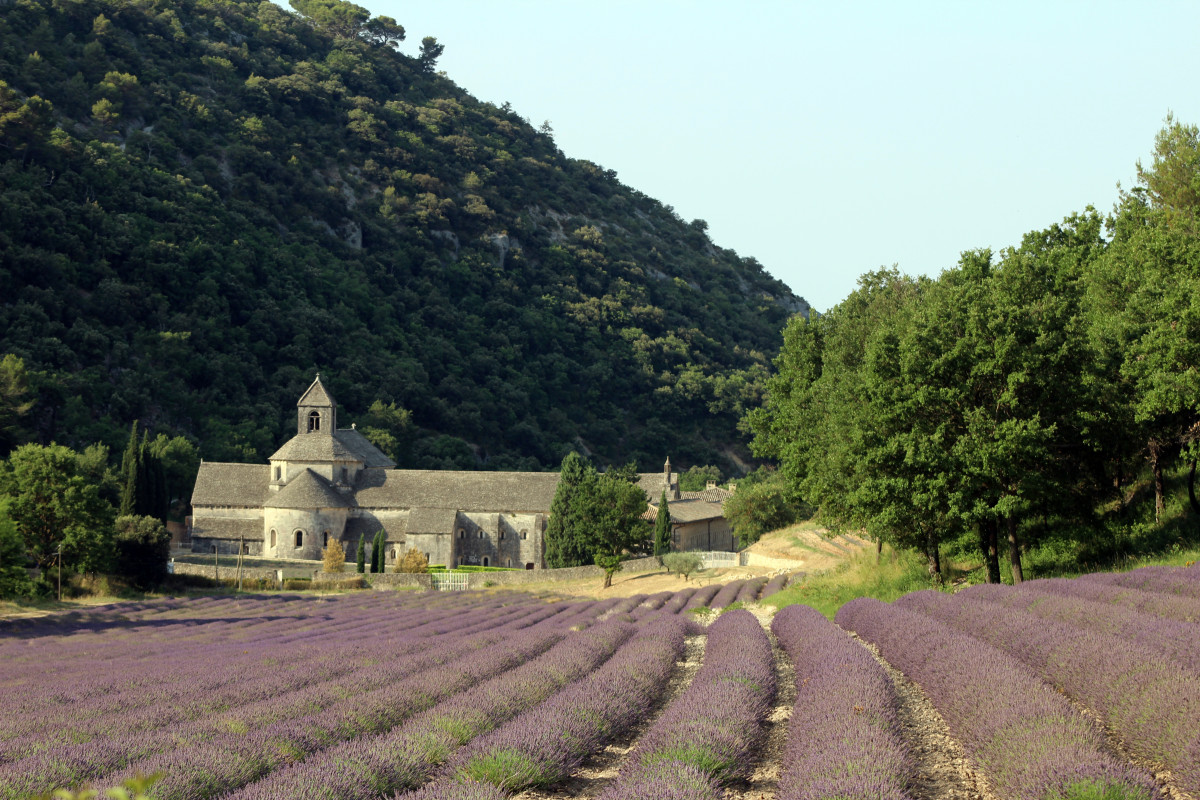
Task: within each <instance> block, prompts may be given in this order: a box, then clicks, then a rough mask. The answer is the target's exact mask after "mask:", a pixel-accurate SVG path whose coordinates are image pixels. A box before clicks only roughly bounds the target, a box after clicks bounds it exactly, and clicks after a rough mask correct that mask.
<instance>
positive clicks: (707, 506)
mask: <svg viewBox="0 0 1200 800" xmlns="http://www.w3.org/2000/svg"><path fill="white" fill-rule="evenodd" d="M667 510H668V511H670V512H671V521H672V522H678V523H688V522H703V521H704V520H706V519H720V518H721V517H724V516H725V511H724V509H722V508H721V504H720V503H709V502H707V501H705V500H673V501H671V502H668V503H667Z"/></svg>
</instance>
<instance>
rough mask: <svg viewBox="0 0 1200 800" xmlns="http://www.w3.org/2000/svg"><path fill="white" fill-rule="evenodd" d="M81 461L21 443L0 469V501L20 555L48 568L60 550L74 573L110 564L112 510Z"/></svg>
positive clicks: (57, 449) (63, 451) (63, 450)
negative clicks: (21, 547)
mask: <svg viewBox="0 0 1200 800" xmlns="http://www.w3.org/2000/svg"><path fill="white" fill-rule="evenodd" d="M100 491H101V484H100V483H98V482H97V480H96V476H95V474H94V472H91V471H90V470H89V469H88V465H87V462H86V459H85V456H84V455H82V454H80V453H76V452H75V451H74V450H71V449H70V448H68V447H63V446H62V445H55V444H52V445H50V446H48V447H43V446H41V445H36V444H26V445H22V446H20V447H18V448H17V449H16V450H14V451H13V452H12V455H11V456H10V457H9V459H8V460H7V461H5V462H3V463H2V464H0V496H4V497H7V498H8V502H9V511H8V513H9V516H10V518H11V519H12V521H13V522H15V523H16V526H17V532H18V533H19V534H20V536H21V540H22V541H23V542H24V544H25V550H26V552H27V553H28V554H29V557H30V558H32V559H33V561H34V563H35V564H36V565H37V566H38V567H41V568H42V569H49V567H50V566H51V565H52V564H53V563H54V562H55V558H56V556H57V552H58V548H59V546H60V545H61V546H62V554H63V565H64V567H65V568H66V569H69V570H74V571H78V572H94V571H103V570H105V569H107V568H108V567H109V566H110V565H111V557H112V520H113V508H112V506H111V505H110V504H109V503H108V502H107V501H105V500H104V498H103V497H102V496H101V494H100Z"/></svg>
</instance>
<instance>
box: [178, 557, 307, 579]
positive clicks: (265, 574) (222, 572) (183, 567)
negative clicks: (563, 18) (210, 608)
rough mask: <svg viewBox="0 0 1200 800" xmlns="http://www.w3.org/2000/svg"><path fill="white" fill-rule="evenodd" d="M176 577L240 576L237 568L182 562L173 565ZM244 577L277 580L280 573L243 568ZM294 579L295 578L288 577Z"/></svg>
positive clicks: (225, 577) (221, 577) (227, 577)
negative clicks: (218, 567)
mask: <svg viewBox="0 0 1200 800" xmlns="http://www.w3.org/2000/svg"><path fill="white" fill-rule="evenodd" d="M173 567H174V573H175V574H176V575H200V576H201V577H204V578H220V579H221V580H227V579H229V578H236V577H237V576H238V571H237V567H227V566H222V567H221V568H220V569H217V568H216V567H214V566H213V565H212V564H185V563H182V562H180V561H176V562H174V563H173ZM242 577H243V578H251V579H255V580H272V581H273V580H277V579H278V578H279V575H278V573H277V572H276V571H275V570H273V569H267V568H265V567H242ZM288 577H293V576H290V575H289V576H288Z"/></svg>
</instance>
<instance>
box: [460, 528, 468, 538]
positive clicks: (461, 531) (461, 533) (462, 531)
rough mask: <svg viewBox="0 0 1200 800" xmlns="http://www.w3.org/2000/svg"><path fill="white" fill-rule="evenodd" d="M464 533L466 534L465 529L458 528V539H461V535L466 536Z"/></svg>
mask: <svg viewBox="0 0 1200 800" xmlns="http://www.w3.org/2000/svg"><path fill="white" fill-rule="evenodd" d="M466 535H467V532H466V531H464V530H463V529H462V528H459V529H458V538H460V539H461V538H463V537H464V536H466Z"/></svg>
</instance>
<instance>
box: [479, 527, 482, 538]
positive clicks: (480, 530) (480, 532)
mask: <svg viewBox="0 0 1200 800" xmlns="http://www.w3.org/2000/svg"><path fill="white" fill-rule="evenodd" d="M479 538H480V539H482V538H483V528H480V529H479Z"/></svg>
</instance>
